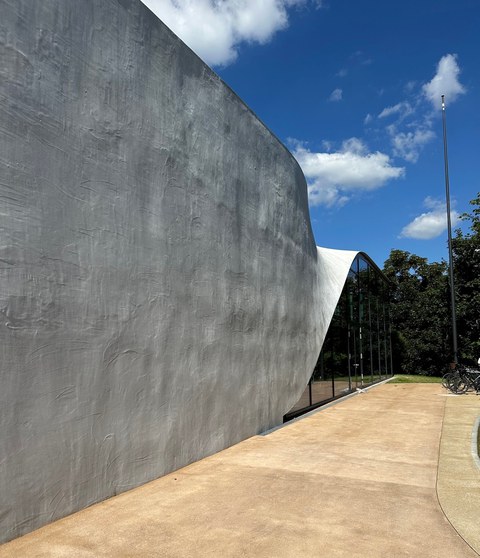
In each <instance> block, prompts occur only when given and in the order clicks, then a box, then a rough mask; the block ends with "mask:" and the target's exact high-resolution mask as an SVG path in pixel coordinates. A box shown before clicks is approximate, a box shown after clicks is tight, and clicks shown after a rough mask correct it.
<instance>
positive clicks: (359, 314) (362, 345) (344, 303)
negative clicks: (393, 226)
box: [285, 254, 393, 420]
mask: <svg viewBox="0 0 480 558" xmlns="http://www.w3.org/2000/svg"><path fill="white" fill-rule="evenodd" d="M389 297H390V293H389V284H388V281H387V279H386V278H385V276H384V275H383V274H382V273H381V271H380V270H379V269H378V268H377V267H376V266H375V265H374V264H373V263H372V262H371V261H369V260H368V259H367V258H366V257H365V256H364V255H362V254H359V255H358V256H357V257H356V258H355V260H354V262H353V264H352V266H351V268H350V271H349V274H348V278H347V281H346V282H345V286H344V288H343V291H342V294H341V295H340V300H339V302H338V304H337V307H336V309H335V313H334V315H333V318H332V321H331V323H330V327H329V329H328V332H327V336H326V338H325V342H324V344H323V347H322V351H321V352H320V355H319V357H318V361H317V364H316V366H315V369H314V371H313V374H312V377H311V378H310V381H309V382H308V385H307V387H306V389H305V391H304V393H303V394H302V397H301V398H300V399H299V401H298V402H297V403H296V404H295V405H294V406H293V407H292V408H291V409H290V411H289V412H288V413H287V415H285V419H286V420H289V419H290V418H294V417H295V416H298V415H300V414H302V413H304V412H306V411H308V410H310V409H311V408H314V407H316V406H318V405H321V404H322V403H326V402H328V401H331V400H332V399H335V398H337V397H341V396H342V395H346V394H348V393H351V392H352V391H355V390H356V389H357V388H362V387H365V386H368V385H369V384H372V383H374V382H378V381H380V380H384V379H386V378H387V377H388V376H391V375H392V373H393V372H392V358H391V342H390V319H389V318H390V309H389Z"/></svg>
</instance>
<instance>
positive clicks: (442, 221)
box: [400, 197, 459, 240]
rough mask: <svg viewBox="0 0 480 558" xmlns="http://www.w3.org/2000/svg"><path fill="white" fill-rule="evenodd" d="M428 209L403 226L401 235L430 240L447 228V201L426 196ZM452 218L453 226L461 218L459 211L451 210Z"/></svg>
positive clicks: (425, 201)
mask: <svg viewBox="0 0 480 558" xmlns="http://www.w3.org/2000/svg"><path fill="white" fill-rule="evenodd" d="M423 204H424V205H425V207H426V209H429V210H430V211H427V212H425V213H422V214H421V215H419V216H418V217H415V219H414V220H413V221H411V222H410V223H409V224H408V225H406V226H405V227H403V229H402V232H401V233H400V237H401V238H402V237H403V238H415V239H419V240H430V239H432V238H436V237H437V236H440V235H441V234H442V233H443V232H444V231H445V230H446V228H447V211H446V205H445V203H443V202H441V201H439V200H436V199H433V198H430V197H428V198H426V199H425V200H424V202H423ZM450 219H451V222H452V226H455V225H456V224H457V223H458V220H459V214H458V212H457V211H455V210H453V211H450Z"/></svg>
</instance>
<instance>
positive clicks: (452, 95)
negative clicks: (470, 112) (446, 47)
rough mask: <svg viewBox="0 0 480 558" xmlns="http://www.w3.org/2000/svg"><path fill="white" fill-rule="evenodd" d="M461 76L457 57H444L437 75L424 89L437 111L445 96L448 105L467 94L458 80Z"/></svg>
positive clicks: (451, 55) (449, 55)
mask: <svg viewBox="0 0 480 558" xmlns="http://www.w3.org/2000/svg"><path fill="white" fill-rule="evenodd" d="M459 75H460V67H459V66H458V64H457V55H456V54H446V55H445V56H443V57H442V58H441V59H440V62H439V63H438V65H437V73H436V74H435V75H434V76H433V78H432V79H431V81H429V82H428V83H426V84H425V85H424V86H423V88H422V91H423V94H424V95H425V97H426V98H427V99H428V100H429V101H430V102H431V103H432V104H433V106H434V108H435V109H438V108H439V107H440V104H441V97H442V95H445V98H446V101H447V102H448V103H452V102H453V101H455V99H456V98H457V97H458V96H459V95H462V94H463V93H465V87H464V86H463V85H462V84H461V83H460V81H459V80H458V76H459Z"/></svg>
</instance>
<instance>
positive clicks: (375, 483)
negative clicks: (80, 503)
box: [0, 384, 480, 558]
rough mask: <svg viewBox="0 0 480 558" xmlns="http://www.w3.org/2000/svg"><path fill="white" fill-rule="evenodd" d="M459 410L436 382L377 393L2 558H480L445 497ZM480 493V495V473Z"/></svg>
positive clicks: (44, 533)
mask: <svg viewBox="0 0 480 558" xmlns="http://www.w3.org/2000/svg"><path fill="white" fill-rule="evenodd" d="M462 397H464V396H462ZM470 399H471V401H472V403H471V404H470V403H469V404H466V403H465V406H464V408H468V409H469V411H468V412H469V413H471V416H474V415H475V413H477V415H479V414H480V398H474V397H472V398H470ZM457 400H458V401H460V398H449V397H446V393H445V391H444V390H443V389H442V388H441V386H439V385H435V384H386V385H383V386H379V387H376V388H374V389H371V390H369V391H368V392H367V393H363V394H360V395H358V396H356V397H352V398H350V399H347V400H345V401H343V402H341V403H338V404H336V405H334V406H332V407H329V408H327V409H323V410H321V411H319V412H316V413H315V414H312V415H310V416H308V417H306V418H303V419H301V420H298V421H296V422H293V423H290V424H288V425H286V426H285V427H283V428H281V429H278V430H276V431H274V432H272V433H270V434H268V435H266V436H256V437H254V438H250V439H249V440H246V441H245V442H243V443H241V444H238V445H236V446H234V447H232V448H229V449H227V450H225V451H223V452H220V453H218V454H216V455H214V456H212V457H209V458H207V459H204V460H202V461H200V462H198V463H194V464H192V465H190V466H188V467H186V468H184V469H181V470H180V471H177V472H175V473H172V474H170V475H168V476H166V477H163V478H161V479H158V480H156V481H154V482H151V483H149V484H147V485H144V486H142V487H140V488H138V489H135V490H132V491H130V492H127V493H124V494H122V495H120V496H117V497H115V498H111V499H109V500H107V501H105V502H102V503H101V504H97V505H95V506H92V507H91V508H88V509H86V510H83V511H81V512H79V513H77V514H74V515H72V516H70V517H67V518H65V519H63V520H61V521H58V522H56V523H53V524H51V525H49V526H46V527H44V528H42V529H39V530H38V531H35V532H33V533H31V534H29V535H26V536H25V537H22V538H20V539H17V540H15V541H13V542H11V543H8V544H6V545H4V546H2V547H0V558H10V557H22V558H23V557H25V558H28V557H55V558H57V557H79V558H87V557H88V558H90V557H116V558H117V557H118V558H120V557H165V558H167V557H168V558H173V557H175V558H179V557H182V558H183V557H188V558H189V557H208V556H215V557H216V556H220V557H222V558H224V557H225V558H227V557H232V558H237V557H255V558H261V557H272V558H283V557H285V558H298V557H324V556H325V557H329V558H330V557H347V556H348V557H352V556H354V557H368V558H371V557H382V558H384V557H389V558H390V557H395V558H400V557H407V556H410V557H421V558H426V557H432V558H443V557H445V558H463V557H465V558H470V557H472V558H473V557H476V556H478V554H477V553H476V552H475V550H473V548H472V547H474V546H475V545H476V544H477V543H476V542H475V540H473V538H474V537H473V538H471V539H469V536H470V535H471V533H472V530H473V531H475V525H474V523H475V522H476V523H477V524H478V522H479V520H480V516H477V517H476V519H475V518H474V520H473V521H470V530H469V529H468V527H467V528H463V527H462V528H460V527H459V525H460V524H457V526H456V528H454V527H452V524H451V523H450V521H452V523H454V522H455V521H456V520H455V518H454V519H451V520H450V521H449V519H447V517H446V516H445V514H444V513H443V511H442V508H441V506H440V504H439V501H438V498H437V492H436V487H437V469H438V467H437V465H438V460H439V448H440V443H441V447H442V452H441V455H443V456H445V457H448V455H449V450H448V448H449V440H452V439H453V440H456V438H457V434H456V433H455V431H452V432H448V431H447V430H448V429H447V428H444V434H443V436H442V423H443V418H444V414H445V409H446V410H447V413H446V415H445V416H446V420H447V423H449V420H450V418H453V419H454V418H455V416H456V413H457V408H460V407H461V405H459V404H458V405H456V404H455V402H456V401H457ZM465 401H466V398H465ZM455 405H456V406H455ZM475 409H476V410H475ZM238 412H240V411H238ZM468 420H469V419H467V418H465V420H464V425H465V424H466V422H468ZM465 421H466V422H465ZM453 422H454V421H453ZM447 423H446V424H447ZM467 426H468V424H467ZM462 428H463V427H462ZM470 432H471V429H470ZM462 451H463V449H462V447H457V449H454V450H453V454H454V455H456V454H458V453H459V452H462ZM450 455H451V452H450ZM470 457H471V455H470ZM447 461H448V460H446V461H445V464H443V457H442V462H441V466H440V468H439V469H438V470H439V493H440V494H441V501H442V505H443V506H444V509H445V510H446V513H447V514H449V513H451V510H452V509H453V508H454V507H455V506H454V503H455V492H454V490H453V489H452V490H451V491H450V492H449V493H448V495H447V490H446V488H445V487H447V485H448V482H447V481H446V480H445V479H448V478H449V474H450V473H449V471H450V470H451V467H453V465H450V464H449V463H448V462H447ZM453 461H454V462H455V463H457V464H458V462H457V461H455V460H453ZM459 467H460V468H459V469H456V475H457V477H456V478H458V477H461V475H462V469H461V465H459ZM469 474H470V473H469ZM469 483H470V484H469V489H475V490H477V491H478V487H479V485H480V471H475V470H473V469H472V472H471V476H469ZM457 487H458V483H457ZM450 488H451V487H450ZM460 488H461V490H464V488H465V487H464V486H462V487H460ZM449 498H450V499H449ZM447 500H448V502H450V504H452V505H451V506H450V511H449V509H448V505H447ZM457 512H458V514H459V515H461V509H460V508H459V509H457ZM477 512H478V510H477ZM477 512H475V513H477ZM462 525H463V524H462ZM457 531H458V532H457ZM459 533H460V534H459ZM462 537H464V538H465V539H466V540H468V541H469V543H470V544H471V545H472V547H471V546H469V544H467V543H466V542H465V541H464V539H463V538H462ZM477 548H478V547H477Z"/></svg>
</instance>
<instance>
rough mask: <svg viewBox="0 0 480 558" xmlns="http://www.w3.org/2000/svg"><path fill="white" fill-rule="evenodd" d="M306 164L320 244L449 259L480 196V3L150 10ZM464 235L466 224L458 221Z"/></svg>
mask: <svg viewBox="0 0 480 558" xmlns="http://www.w3.org/2000/svg"><path fill="white" fill-rule="evenodd" d="M144 3H145V4H147V5H148V6H149V7H150V8H151V9H152V10H153V11H154V12H155V13H156V14H157V15H158V16H159V17H160V19H162V20H163V21H164V22H165V23H166V24H167V25H168V26H169V27H170V28H172V29H173V30H174V31H175V32H176V33H177V35H179V36H180V38H182V39H183V40H184V41H185V42H186V43H187V44H188V45H189V46H190V47H191V48H192V49H193V50H195V51H196V52H197V53H198V54H199V55H200V56H201V58H203V59H204V60H205V61H206V62H207V63H208V64H209V65H211V66H212V67H213V68H214V70H215V71H216V72H217V73H218V74H219V75H220V76H221V78H222V79H223V80H224V81H225V82H226V83H227V84H228V85H229V86H230V87H232V89H233V90H234V91H235V92H236V93H237V94H238V95H239V96H240V97H241V98H242V99H243V100H244V101H245V102H246V103H247V104H248V105H249V106H250V107H251V108H252V110H253V111H254V112H255V113H256V114H257V116H258V117H259V118H260V119H261V120H262V121H263V122H264V123H265V124H266V125H267V126H268V128H270V130H272V132H273V133H274V134H275V135H276V136H277V137H278V138H279V139H280V140H281V141H282V142H283V143H284V144H285V145H287V146H288V147H289V149H290V150H291V151H292V153H293V154H294V155H295V156H296V158H297V160H298V161H299V163H300V165H301V166H302V168H303V170H304V173H305V175H306V178H307V182H308V184H309V197H310V213H311V218H312V226H313V230H314V233H315V239H316V242H317V244H318V245H320V246H327V247H331V248H345V249H352V250H363V251H365V252H367V253H368V254H369V255H370V256H371V257H372V258H373V259H374V260H375V261H376V262H377V263H378V264H379V265H380V266H382V265H383V262H384V260H385V259H386V258H387V257H388V255H389V253H390V250H391V249H392V248H398V249H402V250H408V251H409V252H413V253H416V254H418V255H420V256H424V257H427V258H428V259H429V260H430V261H438V260H440V259H441V258H446V257H447V244H446V242H447V241H446V219H445V208H444V203H445V182H444V170H443V142H442V120H441V104H440V95H441V94H442V93H444V94H445V95H446V101H447V126H448V149H449V165H450V187H451V195H452V206H453V212H452V219H453V221H454V222H456V220H457V215H458V214H460V213H462V212H464V211H469V204H468V202H469V200H470V199H472V198H474V197H475V196H476V193H477V192H478V191H480V181H479V179H478V177H479V176H480V106H478V105H479V103H478V102H477V103H476V102H475V101H477V100H478V99H479V92H480V72H479V68H480V65H479V57H480V32H479V29H480V2H478V0H457V1H456V2H452V1H448V2H447V1H445V0H436V1H435V2H434V1H431V0H422V1H420V2H419V1H418V0H416V1H415V2H413V1H412V0H404V1H403V2H386V1H385V0H370V1H368V2H356V1H353V2H352V1H351V0H349V1H347V0H329V1H328V2H327V1H326V0H322V1H319V0H224V1H221V0H215V1H214V0H144ZM457 226H458V225H457Z"/></svg>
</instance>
